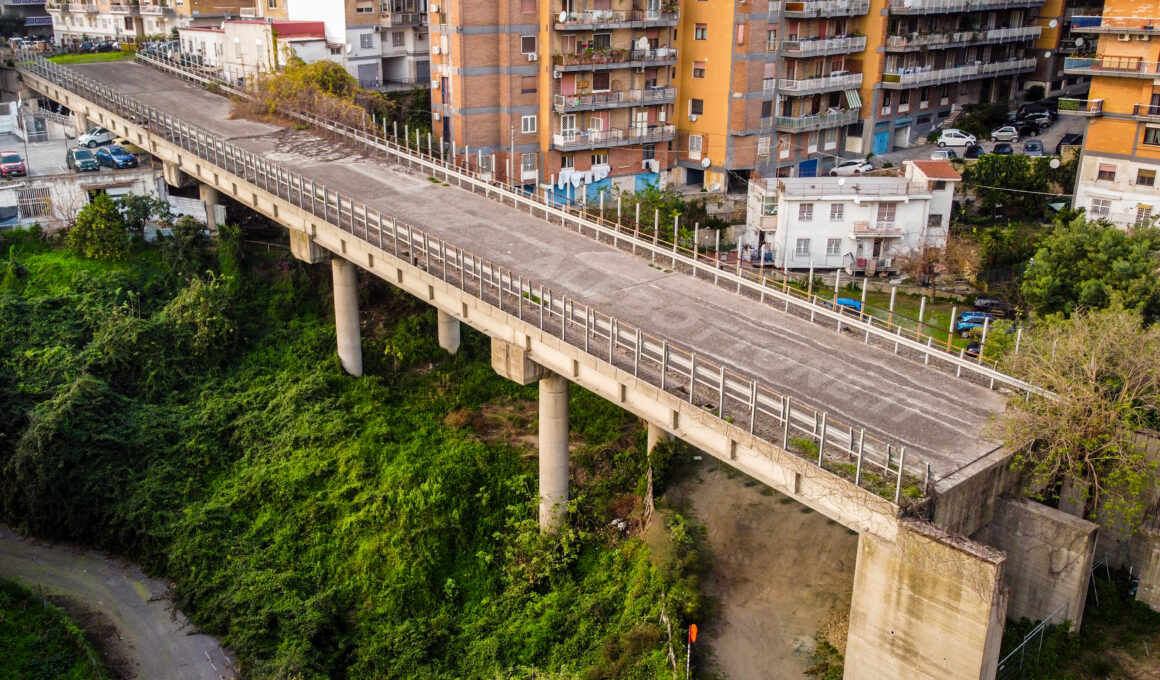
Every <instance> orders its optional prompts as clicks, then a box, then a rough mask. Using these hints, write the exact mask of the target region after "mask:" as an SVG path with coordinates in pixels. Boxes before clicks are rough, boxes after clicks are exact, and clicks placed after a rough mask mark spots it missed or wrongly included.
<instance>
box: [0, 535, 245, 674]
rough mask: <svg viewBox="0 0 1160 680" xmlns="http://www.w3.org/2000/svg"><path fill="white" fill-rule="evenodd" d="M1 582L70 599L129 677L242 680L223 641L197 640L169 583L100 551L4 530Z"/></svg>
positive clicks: (95, 638) (73, 609)
mask: <svg viewBox="0 0 1160 680" xmlns="http://www.w3.org/2000/svg"><path fill="white" fill-rule="evenodd" d="M0 577H3V578H7V579H11V580H15V581H18V582H20V583H21V584H22V585H24V586H25V587H27V588H33V589H39V590H40V591H41V592H43V593H44V594H45V595H47V596H50V597H53V598H54V599H55V598H62V599H63V600H64V605H65V608H66V609H68V610H69V612H70V613H71V614H72V615H73V616H74V618H77V619H79V620H78V623H80V624H81V625H82V626H84V627H86V629H87V630H89V633H90V638H93V642H94V643H95V644H96V645H97V646H98V647H99V648H100V649H101V650H102V653H103V654H109V655H112V656H114V657H119V658H114V659H112V660H111V661H112V665H113V666H114V667H118V666H119V667H120V669H121V670H123V671H124V673H123V675H124V676H125V677H127V678H139V679H140V680H224V679H228V678H235V677H236V676H237V672H236V668H235V666H234V662H233V659H232V658H231V657H230V655H229V652H228V651H226V650H224V649H223V648H222V646H221V644H220V643H219V642H218V640H217V639H215V638H213V637H210V636H208V635H202V634H200V633H197V632H196V631H195V630H194V629H193V626H192V625H190V624H189V622H187V621H186V619H185V617H184V616H183V615H182V614H181V612H179V611H177V610H176V609H175V608H174V606H173V602H172V600H171V599H170V598H169V590H168V584H167V583H166V582H165V581H162V580H160V579H155V578H150V577H149V576H146V575H145V574H144V573H143V572H142V571H141V569H139V568H138V567H137V566H135V565H132V564H128V563H125V562H121V561H118V560H113V559H110V558H109V557H106V556H104V555H102V554H100V553H97V552H93V551H85V550H78V549H76V548H72V547H70V546H66V545H57V544H51V543H43V542H40V541H33V540H29V539H26V538H23V537H22V536H20V535H19V534H17V533H16V532H14V531H12V530H10V529H8V528H7V527H3V526H0ZM78 611H79V612H82V614H80V615H79V616H78V614H77V612H78ZM86 624H88V625H86ZM92 629H95V630H92Z"/></svg>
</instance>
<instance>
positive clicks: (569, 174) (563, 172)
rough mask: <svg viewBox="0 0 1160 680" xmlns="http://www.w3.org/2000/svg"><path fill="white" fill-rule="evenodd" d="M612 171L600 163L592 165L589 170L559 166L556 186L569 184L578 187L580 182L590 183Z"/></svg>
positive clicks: (563, 186)
mask: <svg viewBox="0 0 1160 680" xmlns="http://www.w3.org/2000/svg"><path fill="white" fill-rule="evenodd" d="M611 171H612V168H610V167H609V166H607V165H605V164H603V163H600V164H598V165H593V166H592V169H591V170H584V171H579V170H575V169H573V168H561V169H560V174H559V175H557V177H556V186H558V187H559V188H561V189H564V188H566V187H567V186H568V185H569V184H571V185H572V186H573V187H575V188H577V189H579V188H580V185H581V184H592V183H593V182H599V181H600V180H602V179H604V178H605V177H608V174H609V173H610V172H611Z"/></svg>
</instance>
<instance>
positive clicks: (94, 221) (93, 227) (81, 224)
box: [68, 193, 129, 260]
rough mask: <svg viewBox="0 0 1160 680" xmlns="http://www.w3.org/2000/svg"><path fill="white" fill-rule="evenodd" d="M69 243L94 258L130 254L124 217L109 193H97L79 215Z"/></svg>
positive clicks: (81, 252)
mask: <svg viewBox="0 0 1160 680" xmlns="http://www.w3.org/2000/svg"><path fill="white" fill-rule="evenodd" d="M68 244H69V247H70V248H72V249H73V250H74V251H75V252H76V253H77V254H78V255H80V256H81V257H87V258H91V259H94V260H120V259H123V258H124V257H125V256H126V255H128V254H129V232H127V231H126V230H125V219H124V218H123V217H122V216H121V211H119V210H117V205H116V204H115V203H113V199H111V198H109V196H108V194H104V193H101V194H98V195H97V197H96V198H94V199H93V201H92V203H89V204H88V205H86V206H85V207H84V208H81V211H80V212H79V213H78V214H77V220H76V224H74V225H73V227H72V229H69V232H68Z"/></svg>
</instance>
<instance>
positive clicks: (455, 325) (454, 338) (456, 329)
mask: <svg viewBox="0 0 1160 680" xmlns="http://www.w3.org/2000/svg"><path fill="white" fill-rule="evenodd" d="M438 325H439V346H440V347H442V348H443V349H445V350H447V353H448V354H455V353H456V352H458V351H459V333H460V326H459V319H456V318H455V317H454V316H451V315H450V314H448V313H447V312H445V311H443V310H442V309H440V310H439V321H438Z"/></svg>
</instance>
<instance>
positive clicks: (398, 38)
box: [391, 31, 407, 47]
mask: <svg viewBox="0 0 1160 680" xmlns="http://www.w3.org/2000/svg"><path fill="white" fill-rule="evenodd" d="M406 44H407V36H406V35H405V34H404V33H403V32H402V31H394V32H393V33H391V47H403V46H404V45H406Z"/></svg>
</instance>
